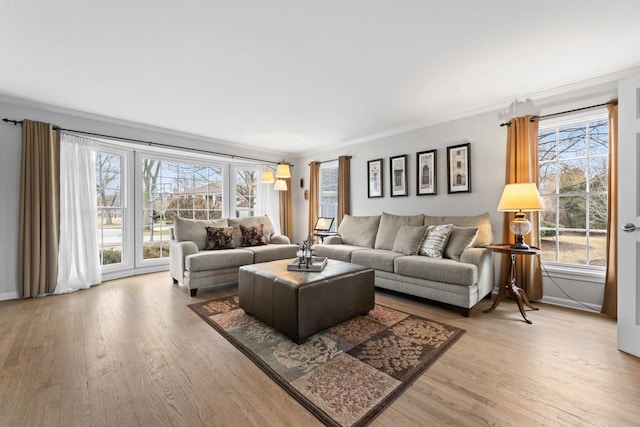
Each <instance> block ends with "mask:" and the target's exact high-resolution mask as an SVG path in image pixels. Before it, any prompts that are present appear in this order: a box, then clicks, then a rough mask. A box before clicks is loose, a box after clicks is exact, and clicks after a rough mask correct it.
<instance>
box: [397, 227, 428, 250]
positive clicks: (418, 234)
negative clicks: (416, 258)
mask: <svg viewBox="0 0 640 427" xmlns="http://www.w3.org/2000/svg"><path fill="white" fill-rule="evenodd" d="M425 231H427V226H426V225H421V226H415V225H406V224H405V225H403V226H402V227H400V231H398V235H397V236H396V241H395V242H394V243H393V252H400V253H402V254H405V255H418V249H420V243H422V239H423V238H424V235H425Z"/></svg>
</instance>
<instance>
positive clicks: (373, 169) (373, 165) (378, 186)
mask: <svg viewBox="0 0 640 427" xmlns="http://www.w3.org/2000/svg"><path fill="white" fill-rule="evenodd" d="M367 182H368V183H369V186H368V187H367V195H368V196H369V198H370V199H373V198H375V197H382V196H383V195H384V193H383V189H382V182H383V181H382V159H376V160H369V161H368V162H367Z"/></svg>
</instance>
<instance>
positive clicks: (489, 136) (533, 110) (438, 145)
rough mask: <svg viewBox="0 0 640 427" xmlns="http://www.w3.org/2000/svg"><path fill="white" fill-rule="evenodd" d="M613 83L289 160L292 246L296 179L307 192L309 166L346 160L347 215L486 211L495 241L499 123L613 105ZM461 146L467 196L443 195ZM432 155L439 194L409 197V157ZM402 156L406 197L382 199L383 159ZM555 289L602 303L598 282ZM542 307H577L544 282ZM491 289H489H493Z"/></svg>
mask: <svg viewBox="0 0 640 427" xmlns="http://www.w3.org/2000/svg"><path fill="white" fill-rule="evenodd" d="M616 94H617V82H616V81H610V82H606V83H602V84H598V85H596V86H591V87H586V88H581V89H579V90H574V91H566V92H564V93H560V94H554V95H553V96H549V97H546V98H542V99H539V100H536V101H532V100H530V99H525V100H524V101H519V100H518V101H514V102H513V103H511V105H509V106H508V107H506V108H503V109H497V110H494V111H490V112H485V113H481V114H476V115H473V116H470V117H466V118H461V119H457V120H452V121H449V122H446V123H442V124H438V125H434V126H429V127H425V128H422V129H418V130H414V131H410V132H405V133H402V134H399V135H395V136H389V137H384V138H380V139H377V140H374V141H370V142H366V143H361V144H357V145H350V146H346V147H343V148H341V149H331V150H327V151H323V152H317V153H314V154H312V155H308V156H304V157H302V158H300V159H299V160H296V164H297V165H298V164H299V165H300V167H296V168H294V169H295V170H294V181H293V187H294V189H293V191H294V193H293V197H294V207H295V224H296V227H295V232H294V236H293V239H294V241H296V242H299V241H301V240H303V239H304V238H305V236H306V235H307V232H308V230H307V227H308V226H307V216H308V202H307V201H305V200H304V197H303V191H304V190H303V189H301V188H300V186H299V182H300V178H304V181H305V188H308V182H309V168H308V166H307V165H308V163H309V162H311V161H325V160H329V159H335V158H337V157H338V156H341V155H351V156H352V159H351V212H352V215H378V214H380V213H381V212H388V213H395V214H416V213H425V214H427V215H475V214H480V213H483V212H489V214H490V215H491V225H492V227H493V232H494V240H493V241H494V242H502V241H503V239H502V225H503V214H502V213H499V212H498V211H497V210H496V207H497V206H498V201H499V199H500V196H501V194H502V190H503V188H504V179H505V168H506V135H507V128H506V127H500V123H502V122H505V121H507V120H508V119H510V118H512V117H516V116H522V115H526V114H536V115H545V114H552V113H555V112H559V111H566V110H571V109H574V108H580V107H585V106H589V105H594V104H599V103H603V102H606V101H608V100H609V99H611V98H614V97H615V96H616ZM463 142H470V143H471V178H472V180H471V183H472V192H471V193H470V194H467V193H458V194H447V170H446V166H447V159H446V155H447V151H446V147H447V146H451V145H456V144H459V143H463ZM430 149H437V150H438V151H437V156H438V169H437V177H438V178H437V184H438V187H437V189H438V194H437V195H435V196H416V195H415V193H416V182H415V181H416V164H415V163H416V153H417V152H420V151H424V150H430ZM401 154H408V183H409V196H408V197H390V196H389V188H390V187H389V157H391V156H396V155H401ZM378 158H383V159H384V197H383V198H377V199H369V198H367V161H368V160H373V159H378ZM499 265H500V262H499V257H497V256H496V268H497V269H496V278H497V280H498V279H499V277H500V274H499V269H498V268H499ZM554 280H555V282H556V283H557V284H558V285H559V286H560V287H561V288H562V289H563V290H564V291H565V292H566V293H567V294H569V295H570V297H572V298H575V299H577V300H578V301H580V302H581V303H583V304H586V305H587V306H589V307H593V308H598V309H599V306H600V305H601V304H602V292H603V285H602V280H601V279H595V281H594V279H593V278H590V279H589V280H572V279H567V278H566V277H562V278H560V277H557V278H554ZM543 284H544V294H545V301H547V302H550V303H554V304H560V305H567V306H572V307H577V308H583V307H582V306H581V305H580V304H579V303H574V302H573V301H571V299H570V298H569V297H567V296H566V295H565V294H564V293H563V292H562V291H561V290H560V289H559V288H558V287H557V286H556V284H555V283H554V282H552V281H551V280H550V279H549V278H548V277H545V278H544V281H543ZM497 285H498V283H496V286H497Z"/></svg>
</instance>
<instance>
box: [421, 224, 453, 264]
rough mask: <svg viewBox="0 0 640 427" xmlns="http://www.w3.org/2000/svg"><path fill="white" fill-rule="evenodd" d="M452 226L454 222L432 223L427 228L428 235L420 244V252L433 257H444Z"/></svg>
mask: <svg viewBox="0 0 640 427" xmlns="http://www.w3.org/2000/svg"><path fill="white" fill-rule="evenodd" d="M452 228H453V224H444V225H430V226H429V227H428V228H427V235H426V237H425V238H424V239H423V240H422V244H421V245H420V251H419V254H420V255H425V256H428V257H431V258H442V253H443V252H444V248H445V246H447V241H448V240H449V235H450V234H451V229H452Z"/></svg>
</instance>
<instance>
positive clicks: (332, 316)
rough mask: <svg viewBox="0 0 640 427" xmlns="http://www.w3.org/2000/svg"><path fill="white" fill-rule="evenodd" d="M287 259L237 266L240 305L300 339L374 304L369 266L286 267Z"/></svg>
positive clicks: (335, 263) (334, 262) (335, 262)
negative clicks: (320, 268)
mask: <svg viewBox="0 0 640 427" xmlns="http://www.w3.org/2000/svg"><path fill="white" fill-rule="evenodd" d="M291 261H292V260H291V259H284V260H279V261H272V262H264V263H260V264H252V265H244V266H242V267H240V271H239V273H238V297H239V304H240V308H242V309H243V310H244V311H245V312H246V313H248V314H251V315H253V316H255V317H257V318H258V319H260V320H262V321H263V322H265V323H267V324H269V325H271V326H273V327H274V328H275V329H277V330H278V331H280V332H282V333H283V334H285V335H287V336H288V337H289V338H291V339H292V340H293V341H295V342H296V343H298V344H300V343H302V342H304V341H305V340H306V339H307V338H309V337H310V336H311V335H313V334H315V333H317V332H320V331H322V330H323V329H326V328H329V327H331V326H334V325H336V324H338V323H340V322H342V321H344V320H347V319H351V318H352V317H355V316H357V315H359V314H366V313H368V312H369V310H371V309H373V305H374V299H375V278H374V271H373V269H371V268H368V267H363V266H361V265H356V264H350V263H347V262H342V261H338V260H328V262H327V265H326V266H325V268H324V269H323V270H322V271H314V272H307V271H288V270H287V264H289V263H290V262H291Z"/></svg>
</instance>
